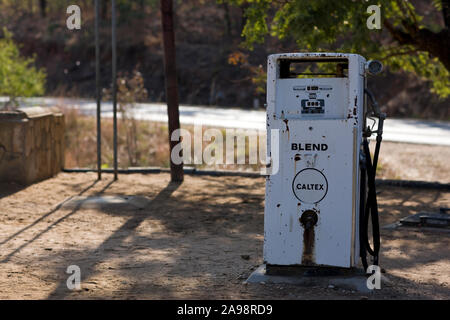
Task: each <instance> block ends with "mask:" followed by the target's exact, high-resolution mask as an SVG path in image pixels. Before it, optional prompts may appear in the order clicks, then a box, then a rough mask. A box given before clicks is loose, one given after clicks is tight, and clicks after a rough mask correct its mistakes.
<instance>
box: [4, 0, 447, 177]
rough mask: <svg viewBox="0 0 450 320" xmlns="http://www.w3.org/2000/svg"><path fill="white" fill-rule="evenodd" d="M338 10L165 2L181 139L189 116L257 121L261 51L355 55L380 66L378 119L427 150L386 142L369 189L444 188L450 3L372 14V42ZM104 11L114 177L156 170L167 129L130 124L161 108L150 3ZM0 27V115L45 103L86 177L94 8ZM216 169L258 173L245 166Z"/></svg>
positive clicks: (347, 7)
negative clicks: (74, 26)
mask: <svg viewBox="0 0 450 320" xmlns="http://www.w3.org/2000/svg"><path fill="white" fill-rule="evenodd" d="M341 2H342V4H340V3H337V2H332V1H325V0H318V1H300V0H292V1H285V2H278V1H266V0H261V1H245V0H228V1H226V0H222V1H221V0H185V1H174V10H175V33H176V50H177V67H178V84H179V95H180V104H182V105H190V106H201V108H199V109H183V108H181V113H182V117H181V125H182V127H184V128H187V129H188V130H192V121H191V122H189V121H183V119H186V118H183V114H184V113H183V112H184V111H183V110H185V111H186V110H187V111H186V112H188V111H189V112H191V113H190V115H191V117H194V118H195V115H199V117H200V116H201V115H202V114H203V115H205V114H206V115H207V116H206V117H208V115H209V113H208V112H211V117H213V116H215V117H221V116H223V117H225V118H227V119H228V120H230V121H233V119H235V118H233V117H232V115H235V117H236V120H239V118H241V122H242V121H245V120H242V117H243V116H244V115H246V114H247V115H250V116H249V117H250V118H255V119H256V118H258V117H260V118H261V119H262V120H261V121H262V122H261V123H263V121H264V104H265V85H266V83H265V79H266V59H267V55H269V54H271V53H280V52H298V51H308V52H316V51H331V52H333V51H337V52H353V53H359V54H361V55H363V56H365V57H366V58H367V59H380V60H381V61H382V62H383V63H384V65H385V71H384V72H383V73H382V75H381V76H378V77H373V78H370V79H369V88H370V89H371V90H372V91H373V92H374V93H375V95H376V97H377V99H378V103H379V104H380V106H381V107H382V111H384V112H386V113H387V114H388V117H389V118H390V119H392V118H396V119H408V121H409V122H406V125H408V126H409V127H408V128H409V129H408V130H410V131H407V130H406V129H405V130H406V131H405V132H411V130H412V131H414V128H415V126H416V127H420V128H422V129H424V130H432V131H433V130H435V131H433V132H434V133H430V135H433V134H434V138H433V139H431V140H432V141H431V140H430V141H431V142H430V141H423V142H422V143H420V141H418V140H417V139H415V140H414V139H413V141H408V139H407V138H405V137H404V135H405V133H402V134H403V136H402V138H401V139H395V138H393V139H391V142H386V143H385V144H384V145H383V146H382V148H381V149H382V153H381V156H380V158H381V159H380V161H381V162H380V167H379V174H380V177H382V178H389V179H412V180H426V181H440V182H445V183H448V181H449V180H450V179H449V175H450V173H449V171H450V170H449V168H448V159H449V158H450V150H449V149H450V146H449V145H450V141H448V137H449V136H448V132H449V130H450V129H449V125H448V121H449V119H450V113H449V111H450V98H449V96H450V88H449V86H448V84H449V82H448V81H449V69H448V68H449V66H450V63H449V57H450V55H449V52H450V51H449V43H450V38H449V25H448V23H449V20H450V18H449V8H448V4H449V1H446V0H442V1H439V0H438V1H428V0H416V1H409V2H406V1H400V0H399V1H397V0H392V1H387V0H382V1H378V2H373V4H379V5H381V9H382V11H381V15H382V16H381V29H379V30H377V29H373V30H369V29H368V28H367V26H366V20H367V18H368V17H369V15H370V14H368V13H367V11H366V9H367V7H368V5H369V4H371V2H370V1H369V2H367V1H347V2H344V1H341ZM72 4H76V5H78V6H79V7H80V8H81V29H80V30H68V28H67V26H66V20H67V18H68V16H69V15H68V14H67V13H66V9H67V7H68V6H69V5H72ZM101 4H102V5H101V19H102V20H101V25H100V48H101V86H102V93H103V100H104V101H105V104H104V119H103V122H102V148H103V150H102V164H103V167H104V168H108V167H111V166H112V122H111V119H110V113H111V112H110V110H111V108H110V104H108V103H107V102H108V101H109V100H110V94H111V90H110V88H111V72H110V70H111V67H112V66H111V61H112V60H111V27H110V25H111V9H110V6H111V4H110V1H109V0H103V1H101ZM117 13H118V32H117V44H118V46H117V49H118V80H117V83H118V103H119V113H120V119H119V140H118V142H119V166H120V167H122V168H126V167H136V166H162V167H167V166H168V165H169V156H168V155H169V146H168V143H167V126H166V124H165V123H164V122H163V121H161V120H159V121H157V120H158V117H157V116H154V117H146V116H143V114H150V113H153V114H161V112H162V111H161V105H158V104H157V103H163V102H165V101H166V97H165V88H164V67H163V47H162V34H161V22H160V18H161V17H160V9H159V1H157V0H134V1H133V0H117ZM0 26H1V31H0V96H2V98H0V99H1V100H0V102H1V103H2V105H3V107H4V108H16V107H18V106H29V105H57V106H58V107H59V108H60V109H61V110H62V111H63V113H64V115H65V123H66V125H65V127H66V131H65V145H66V148H65V150H66V151H65V167H66V168H75V167H80V168H81V167H82V168H95V166H96V131H95V130H96V122H95V117H94V116H93V115H94V114H95V113H94V110H95V109H94V108H95V101H94V100H95V42H94V1H87V0H77V1H73V0H70V1H69V0H68V1H66V0H51V1H50V0H0ZM26 97H28V98H26ZM38 97H41V98H38ZM142 103H148V105H145V104H142ZM223 109H227V110H229V112H228V113H227V112H226V111H224V110H223ZM192 110H194V111H195V112H194V111H192ZM208 110H212V111H208ZM163 111H164V109H163ZM186 112H185V113H186ZM139 115H141V116H139ZM258 119H259V118H258ZM191 120H192V119H191ZM423 121H425V122H423ZM388 124H389V123H388ZM388 124H387V125H388ZM394 124H395V123H394V122H391V126H394ZM398 125H399V126H400V127H401V126H402V125H405V122H399V123H398ZM239 126H240V127H245V125H239ZM249 127H250V128H260V124H257V125H254V126H251V125H250V126H249ZM262 128H264V127H262ZM205 129H206V127H205ZM436 130H438V131H436ZM424 132H425V131H424ZM224 133H225V131H224ZM413 133H414V132H413ZM406 134H407V133H406ZM415 134H417V132H416V133H415ZM446 134H447V136H446ZM436 136H437V138H436ZM439 137H440V139H439ZM387 140H389V139H387ZM261 145H262V144H261ZM249 152H252V150H246V153H247V155H248V153H249ZM198 167H202V168H205V167H206V166H205V165H198ZM216 167H218V168H221V169H222V168H225V169H233V170H249V171H253V170H258V166H250V165H249V166H245V167H244V168H242V166H241V167H239V168H238V167H236V166H216Z"/></svg>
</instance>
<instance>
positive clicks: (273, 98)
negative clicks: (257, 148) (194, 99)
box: [264, 53, 385, 268]
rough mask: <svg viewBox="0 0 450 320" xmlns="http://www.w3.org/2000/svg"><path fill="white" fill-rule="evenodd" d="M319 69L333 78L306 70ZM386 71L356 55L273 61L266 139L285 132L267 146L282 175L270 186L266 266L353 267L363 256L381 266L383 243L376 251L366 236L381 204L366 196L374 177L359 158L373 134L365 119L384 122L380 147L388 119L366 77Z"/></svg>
mask: <svg viewBox="0 0 450 320" xmlns="http://www.w3.org/2000/svg"><path fill="white" fill-rule="evenodd" d="M320 63H326V64H328V65H330V66H331V68H330V67H328V69H327V70H332V71H331V72H320V71H319V70H320V69H312V71H311V69H309V68H308V69H307V68H304V67H303V65H304V64H310V65H311V64H320ZM333 64H335V66H334V68H333V66H332V65H333ZM381 68H382V66H381V63H379V62H378V61H369V62H366V60H365V59H364V58H363V57H362V56H360V55H357V54H342V53H286V54H275V55H271V56H269V58H268V67H267V130H268V136H270V130H279V140H278V141H276V142H275V143H274V142H273V141H271V139H267V152H268V156H269V157H273V156H277V155H279V170H278V171H277V172H276V173H274V174H272V175H269V176H267V181H266V205H265V214H264V262H265V263H266V264H267V265H268V266H270V265H274V266H275V265H276V266H311V265H313V266H332V267H343V268H352V267H355V266H356V265H357V263H358V261H359V258H360V257H361V258H362V260H363V264H364V265H366V264H367V262H366V263H364V258H365V252H366V250H367V251H369V253H374V254H376V256H377V257H376V259H375V260H376V261H377V260H378V250H379V239H378V241H377V244H378V245H377V246H375V248H374V249H373V250H372V249H371V248H370V246H368V240H367V237H366V236H364V235H361V232H363V231H364V232H367V230H366V229H367V228H366V225H365V223H366V220H367V219H368V215H369V214H370V213H372V216H373V217H374V216H375V215H376V218H377V219H378V217H377V210H376V208H375V209H372V207H373V206H374V205H375V206H376V199H375V200H374V199H372V198H371V197H369V196H368V195H370V194H373V190H371V189H370V188H369V190H367V192H366V189H365V185H366V182H365V181H366V177H367V178H368V179H367V180H368V181H369V182H371V181H372V180H373V181H374V174H375V172H374V169H373V168H370V169H371V171H370V173H371V174H373V177H372V176H370V177H369V176H368V175H369V172H368V171H366V166H365V163H364V166H363V167H360V158H361V159H367V155H365V148H364V147H363V146H364V143H365V142H367V140H366V137H367V135H371V134H372V133H374V132H375V131H367V130H366V128H365V125H366V117H367V116H377V117H378V118H379V124H378V128H377V131H376V132H377V133H378V134H379V140H380V141H379V142H381V132H382V125H383V120H384V118H385V115H384V114H382V113H381V112H380V111H379V108H378V105H377V104H376V101H375V99H374V97H373V95H372V94H371V93H370V92H369V93H367V92H368V90H367V88H366V74H367V72H371V73H379V72H380V71H381ZM306 70H307V71H306ZM333 70H334V71H333ZM299 71H300V72H299ZM366 95H367V96H369V99H370V100H371V101H370V102H371V105H372V109H373V112H372V113H369V112H368V109H367V107H366V100H367V99H366ZM377 142H378V139H377ZM272 144H273V145H272ZM324 145H325V146H326V148H325V147H324V148H319V147H318V148H313V147H312V146H324ZM299 146H311V147H310V148H308V149H307V148H306V147H304V148H300V147H299ZM277 149H278V150H277ZM377 150H379V145H378V147H377ZM377 158H378V154H376V160H377ZM312 159H313V161H312ZM369 159H370V154H369ZM370 165H372V162H370ZM373 165H376V161H375V159H374V163H373ZM363 175H364V177H363ZM372 178H373V179H372ZM361 181H363V183H364V188H363V189H364V191H362V189H361V187H362V186H361V184H362V182H361ZM370 186H371V184H369V187H370ZM366 207H369V209H367V208H366ZM373 219H374V218H373ZM373 219H372V222H373V221H374V220H373ZM378 234H379V233H378ZM361 241H362V242H361ZM366 242H367V243H366ZM367 247H369V248H368V249H367ZM374 251H376V252H374ZM363 256H364V258H363Z"/></svg>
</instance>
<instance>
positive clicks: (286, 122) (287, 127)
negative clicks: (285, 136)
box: [283, 119, 289, 131]
mask: <svg viewBox="0 0 450 320" xmlns="http://www.w3.org/2000/svg"><path fill="white" fill-rule="evenodd" d="M283 122H284V123H285V124H286V131H289V126H288V123H289V120H288V119H284V120H283Z"/></svg>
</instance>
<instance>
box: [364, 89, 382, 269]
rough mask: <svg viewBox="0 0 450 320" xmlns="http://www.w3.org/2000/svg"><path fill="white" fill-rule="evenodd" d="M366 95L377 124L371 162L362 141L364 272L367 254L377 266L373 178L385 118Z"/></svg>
mask: <svg viewBox="0 0 450 320" xmlns="http://www.w3.org/2000/svg"><path fill="white" fill-rule="evenodd" d="M366 93H368V96H369V98H370V99H371V101H372V106H373V107H374V109H375V110H376V111H375V113H377V115H378V116H379V123H378V130H377V137H376V146H375V152H374V156H373V161H372V159H371V155H370V150H369V141H368V140H367V136H365V137H364V140H363V158H364V160H363V161H362V162H361V181H360V182H361V189H360V208H359V212H360V216H359V239H360V240H359V241H360V257H361V262H362V264H363V267H364V270H365V271H367V267H368V262H367V253H369V255H371V256H372V257H373V263H372V264H374V265H378V264H379V252H380V224H379V217H378V203H377V192H376V187H375V176H376V170H377V164H378V155H379V153H380V146H381V141H382V132H383V121H384V117H385V115H384V114H381V113H380V112H379V109H378V104H377V103H376V101H375V99H374V98H373V95H372V94H371V93H370V92H367V91H366ZM377 109H378V110H377ZM369 135H370V134H369ZM369 218H371V222H372V243H373V248H372V247H371V246H370V242H369Z"/></svg>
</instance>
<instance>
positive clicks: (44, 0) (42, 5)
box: [39, 0, 47, 18]
mask: <svg viewBox="0 0 450 320" xmlns="http://www.w3.org/2000/svg"><path fill="white" fill-rule="evenodd" d="M39 8H40V10H41V17H43V18H45V17H46V16H47V12H46V11H47V0H39Z"/></svg>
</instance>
